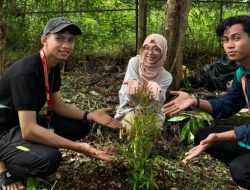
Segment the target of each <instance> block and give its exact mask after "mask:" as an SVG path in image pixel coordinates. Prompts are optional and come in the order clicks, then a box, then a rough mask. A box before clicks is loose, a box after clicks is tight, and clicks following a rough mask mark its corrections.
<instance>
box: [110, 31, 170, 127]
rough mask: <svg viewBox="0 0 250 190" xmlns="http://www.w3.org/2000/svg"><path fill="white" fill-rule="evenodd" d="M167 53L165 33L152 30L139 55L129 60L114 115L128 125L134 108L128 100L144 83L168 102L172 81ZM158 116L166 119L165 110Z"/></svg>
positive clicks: (157, 97) (158, 97) (157, 98)
mask: <svg viewBox="0 0 250 190" xmlns="http://www.w3.org/2000/svg"><path fill="white" fill-rule="evenodd" d="M166 55H167V40H166V39H165V37H163V36H162V35H160V34H151V35H149V36H147V38H146V39H145V41H144V43H143V46H142V48H141V49H140V51H139V55H137V56H135V57H132V58H131V59H130V60H129V63H128V67H127V71H126V74H125V78H124V81H123V84H122V86H121V89H120V90H119V99H120V105H119V107H118V109H117V111H116V115H115V119H117V120H118V121H121V122H122V124H123V125H125V127H126V128H127V127H129V126H127V125H128V122H126V121H125V120H127V119H128V118H129V117H130V115H131V114H133V111H134V109H135V108H134V107H131V106H130V105H129V104H130V103H131V100H132V99H131V98H132V96H133V95H135V93H136V91H137V90H138V88H139V85H140V84H141V83H143V82H146V83H147V87H148V89H150V90H151V92H152V94H153V95H154V98H155V100H157V101H159V103H160V104H161V105H163V103H164V102H165V99H166V91H167V89H168V87H169V86H170V84H171V82H172V75H171V74H170V73H169V72H168V71H166V70H165V69H164V68H163V64H164V62H165V59H166ZM159 117H160V118H161V119H162V121H164V119H165V114H163V113H162V112H160V113H159ZM125 118H126V119H125ZM162 123H163V122H162Z"/></svg>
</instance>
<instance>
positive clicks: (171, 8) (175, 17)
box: [164, 0, 192, 90]
mask: <svg viewBox="0 0 250 190" xmlns="http://www.w3.org/2000/svg"><path fill="white" fill-rule="evenodd" d="M191 4H192V0H168V1H167V11H166V17H165V23H164V36H165V37H166V39H167V41H168V55H167V59H166V61H165V65H166V69H167V70H168V71H170V72H171V74H172V75H173V78H174V80H173V82H172V85H171V89H173V90H177V89H179V88H180V85H181V72H182V62H183V46H184V36H185V30H186V26H187V21H188V14H189V11H190V8H191Z"/></svg>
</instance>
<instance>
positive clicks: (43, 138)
mask: <svg viewBox="0 0 250 190" xmlns="http://www.w3.org/2000/svg"><path fill="white" fill-rule="evenodd" d="M22 135H23V138H24V139H25V140H28V141H32V142H35V143H38V144H44V145H48V146H52V147H56V148H65V149H70V150H76V149H77V143H76V142H73V141H71V140H68V139H65V138H63V137H61V136H59V135H57V134H55V133H53V132H51V131H49V130H48V129H46V128H43V127H41V126H39V125H36V126H33V127H32V128H30V129H29V130H28V131H26V132H24V131H23V132H22Z"/></svg>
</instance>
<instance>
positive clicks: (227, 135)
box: [216, 130, 237, 141]
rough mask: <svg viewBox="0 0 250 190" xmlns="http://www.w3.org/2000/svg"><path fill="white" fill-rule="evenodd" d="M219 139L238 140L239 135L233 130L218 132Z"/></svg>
mask: <svg viewBox="0 0 250 190" xmlns="http://www.w3.org/2000/svg"><path fill="white" fill-rule="evenodd" d="M216 136H217V141H236V140H237V137H236V135H235V133H234V131H233V130H231V131H226V132H222V133H217V134H216Z"/></svg>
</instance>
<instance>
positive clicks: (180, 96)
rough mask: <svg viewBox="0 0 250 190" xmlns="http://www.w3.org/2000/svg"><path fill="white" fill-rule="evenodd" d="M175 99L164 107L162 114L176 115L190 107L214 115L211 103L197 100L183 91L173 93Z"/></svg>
mask: <svg viewBox="0 0 250 190" xmlns="http://www.w3.org/2000/svg"><path fill="white" fill-rule="evenodd" d="M170 94H171V95H173V96H175V98H174V99H173V100H172V101H170V102H168V103H166V104H164V105H163V106H162V112H163V113H165V114H166V115H174V114H177V113H179V112H180V111H183V110H185V109H187V108H189V107H192V106H196V107H199V109H201V110H203V111H205V112H207V113H210V114H212V113H213V108H212V106H211V104H210V102H209V101H207V100H202V99H197V98H196V97H194V96H192V95H190V94H188V93H186V92H182V91H171V92H170Z"/></svg>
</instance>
